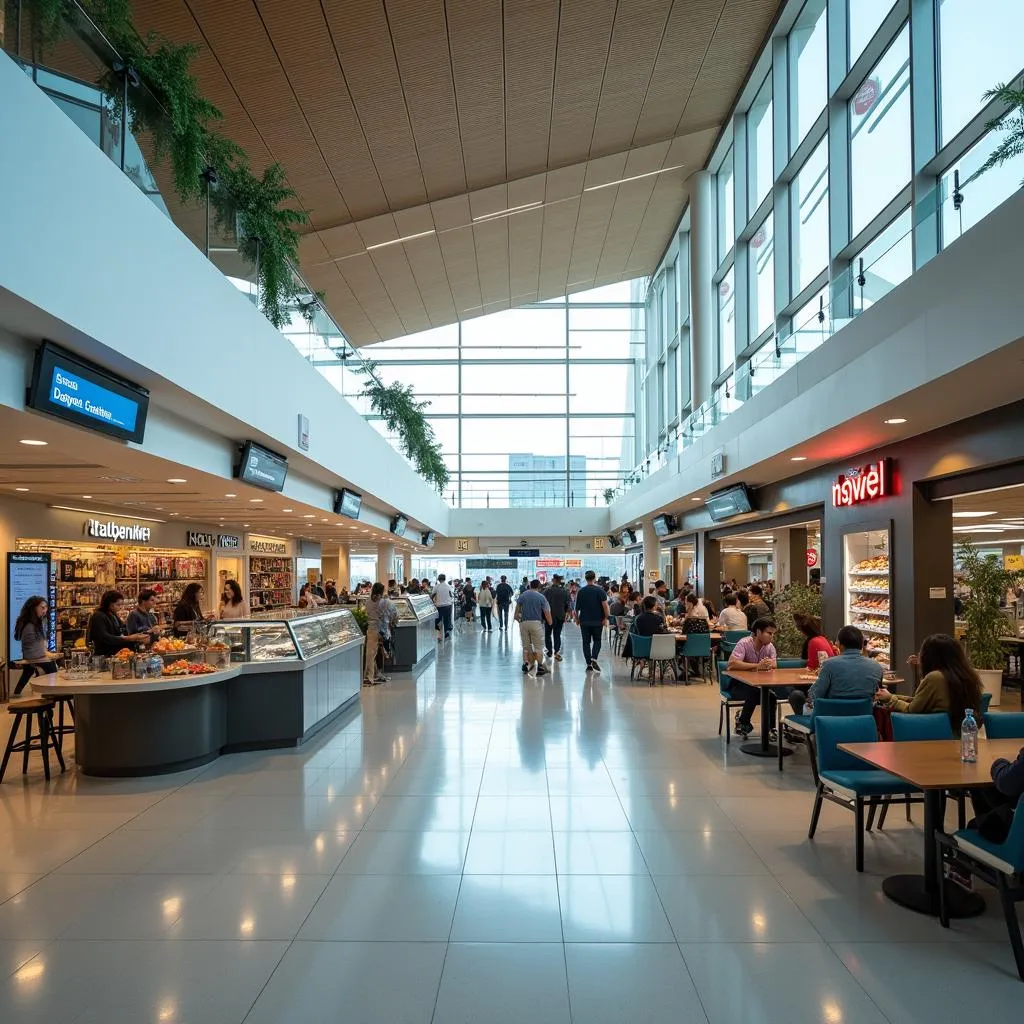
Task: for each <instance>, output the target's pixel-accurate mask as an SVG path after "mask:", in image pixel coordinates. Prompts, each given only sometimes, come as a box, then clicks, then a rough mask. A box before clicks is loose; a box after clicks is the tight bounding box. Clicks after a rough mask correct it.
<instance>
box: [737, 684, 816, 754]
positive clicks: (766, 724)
mask: <svg viewBox="0 0 1024 1024" xmlns="http://www.w3.org/2000/svg"><path fill="white" fill-rule="evenodd" d="M724 675H726V676H728V678H729V679H733V680H735V681H736V682H739V683H746V684H747V685H748V686H756V687H757V688H758V689H760V691H761V739H760V740H758V741H754V742H751V743H743V744H741V745H740V750H742V751H743V753H744V754H750V755H752V756H753V757H778V756H779V747H780V746H781V747H782V756H783V757H787V756H788V755H789V754H792V753H793V751H792V750H790V748H789V747H787V746H783V744H782V739H781V737H780V738H779V743H778V744H775V743H770V742H769V739H770V737H771V727H772V713H771V706H770V704H771V700H770V696H769V692H768V691H769V690H772V689H774V688H775V687H778V686H810V685H811V684H812V683H813V682H814V676H813V675H811V673H810V672H808V671H807V669H805V668H776V669H772V670H771V671H770V672H760V671H758V670H757V668H756V666H751V668H750V671H749V672H743V671H738V670H736V669H734V670H733V671H732V672H727V673H724Z"/></svg>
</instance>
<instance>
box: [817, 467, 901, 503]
mask: <svg viewBox="0 0 1024 1024" xmlns="http://www.w3.org/2000/svg"><path fill="white" fill-rule="evenodd" d="M891 494H892V459H879V460H878V461H877V462H872V463H871V465H870V466H862V467H861V468H860V469H858V470H851V471H850V472H849V473H848V474H846V475H840V476H839V477H837V478H836V482H835V483H834V484H833V485H832V506H833V508H853V506H854V505H863V504H864V503H865V502H868V501H877V500H878V499H879V498H888V497H889V496H890V495H891Z"/></svg>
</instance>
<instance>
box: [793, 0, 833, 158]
mask: <svg viewBox="0 0 1024 1024" xmlns="http://www.w3.org/2000/svg"><path fill="white" fill-rule="evenodd" d="M826 21H827V19H826V16H825V0H807V3H806V4H804V9H803V10H802V11H801V12H800V16H799V17H798V18H797V19H796V24H795V25H794V26H793V30H792V31H791V32H790V34H789V47H788V49H789V144H790V145H789V148H790V152H793V151H794V150H795V149H796V148H797V146H799V145H800V143H801V142H803V139H804V136H805V135H806V134H807V133H808V132H809V131H810V130H811V125H813V124H814V122H815V121H816V120H817V119H818V115H819V114H820V113H821V112H822V110H824V109H825V99H826V96H827V93H828V62H827V58H828V40H827V32H826Z"/></svg>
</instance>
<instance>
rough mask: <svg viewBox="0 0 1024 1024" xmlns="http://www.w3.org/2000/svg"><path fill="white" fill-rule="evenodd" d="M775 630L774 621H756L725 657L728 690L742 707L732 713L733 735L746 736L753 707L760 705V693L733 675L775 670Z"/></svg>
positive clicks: (776, 656)
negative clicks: (726, 661)
mask: <svg viewBox="0 0 1024 1024" xmlns="http://www.w3.org/2000/svg"><path fill="white" fill-rule="evenodd" d="M775 629H776V626H775V620H774V619H757V620H756V621H755V622H754V626H753V629H752V630H751V634H750V636H745V637H744V638H743V639H742V640H740V641H739V643H737V644H736V646H735V647H734V648H733V649H732V654H730V655H729V664H728V665H726V668H725V671H726V673H728V675H729V676H731V677H732V682H731V684H730V687H729V690H730V692H731V693H732V695H733V696H734V697H742V698H743V707H742V708H741V709H740V710H739V711H737V712H736V722H735V729H736V735H737V736H749V735H750V734H751V733H752V732H753V731H754V726H753V725H752V724H751V722H750V720H751V718H752V717H753V715H754V708H756V707H757V706H758V704H760V703H761V690H760V688H759V687H757V686H751V685H750V684H749V683H745V682H743V681H742V680H741V679H738V678H737V677H736V674H743V673H746V672H752V671H757V670H759V669H760V670H761V671H767V670H770V669H774V668H775V667H776V665H777V661H778V655H777V654H776V653H775V645H774V644H773V643H772V641H773V640H774V639H775Z"/></svg>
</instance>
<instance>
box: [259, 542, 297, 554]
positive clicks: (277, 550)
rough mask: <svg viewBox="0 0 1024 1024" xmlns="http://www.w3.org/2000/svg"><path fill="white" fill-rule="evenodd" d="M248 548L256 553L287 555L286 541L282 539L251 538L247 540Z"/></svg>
mask: <svg viewBox="0 0 1024 1024" xmlns="http://www.w3.org/2000/svg"><path fill="white" fill-rule="evenodd" d="M249 550H250V551H255V552H256V554H258V555H287V554H288V543H287V541H283V540H252V541H249Z"/></svg>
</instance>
